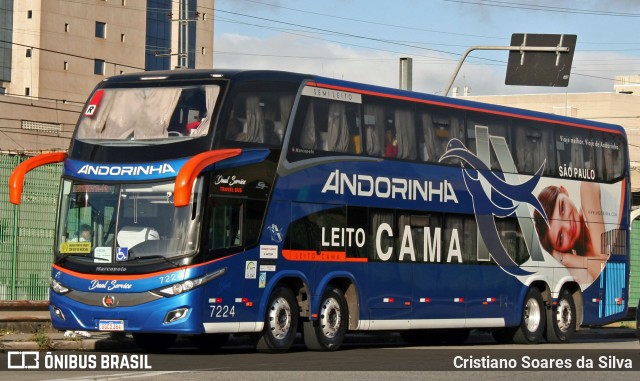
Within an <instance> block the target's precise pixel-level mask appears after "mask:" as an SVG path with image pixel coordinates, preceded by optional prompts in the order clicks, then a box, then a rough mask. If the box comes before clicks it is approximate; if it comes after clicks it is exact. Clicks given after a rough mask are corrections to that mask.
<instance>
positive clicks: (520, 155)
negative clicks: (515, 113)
mask: <svg viewBox="0 0 640 381" xmlns="http://www.w3.org/2000/svg"><path fill="white" fill-rule="evenodd" d="M513 131H514V133H513V146H514V147H516V148H515V149H512V150H511V155H512V156H513V158H514V160H515V162H516V168H517V169H518V173H524V174H528V175H532V174H534V173H536V172H537V171H538V169H540V167H541V166H542V165H543V164H544V171H543V173H542V174H543V175H545V176H553V175H555V174H556V172H557V171H556V168H557V167H556V160H555V159H556V155H555V145H554V141H553V127H552V126H551V125H535V124H532V123H526V122H524V121H519V120H516V121H515V125H514V129H513Z"/></svg>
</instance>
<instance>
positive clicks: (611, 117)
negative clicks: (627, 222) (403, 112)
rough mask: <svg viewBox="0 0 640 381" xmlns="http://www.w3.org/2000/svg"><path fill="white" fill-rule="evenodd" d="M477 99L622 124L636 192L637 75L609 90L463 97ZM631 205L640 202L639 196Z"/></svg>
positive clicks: (639, 176) (639, 178) (639, 164)
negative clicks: (625, 133)
mask: <svg viewBox="0 0 640 381" xmlns="http://www.w3.org/2000/svg"><path fill="white" fill-rule="evenodd" d="M464 98H465V99H470V100H474V101H479V102H486V103H492V104H498V105H503V106H509V107H517V108H522V109H528V110H535V111H541V112H547V113H552V114H557V115H565V116H571V117H576V118H582V119H590V120H596V121H599V122H604V123H613V124H618V125H621V126H622V127H624V129H625V130H626V132H627V138H628V141H629V159H630V161H631V175H632V176H631V188H632V192H640V75H635V76H617V77H616V80H615V84H614V91H613V92H611V93H565V94H529V95H495V96H466V97H464ZM633 204H634V205H640V195H638V196H636V199H635V200H634V202H633Z"/></svg>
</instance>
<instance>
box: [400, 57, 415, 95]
mask: <svg viewBox="0 0 640 381" xmlns="http://www.w3.org/2000/svg"><path fill="white" fill-rule="evenodd" d="M412 82H413V58H409V57H402V58H400V89H402V90H411V87H412Z"/></svg>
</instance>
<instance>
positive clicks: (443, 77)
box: [213, 0, 640, 95]
mask: <svg viewBox="0 0 640 381" xmlns="http://www.w3.org/2000/svg"><path fill="white" fill-rule="evenodd" d="M638 21H640V0H553V1H551V0H392V1H383V0H295V1H294V0H215V13H214V63H213V64H214V67H216V68H237V69H273V70H287V71H294V72H301V73H309V74H318V75H322V76H325V77H331V78H339V79H345V80H349V81H356V82H364V83H369V84H374V85H380V86H388V87H398V83H399V60H400V58H401V57H410V58H412V60H413V84H412V87H413V90H414V91H420V92H426V93H432V94H442V93H443V92H444V89H445V88H446V86H447V84H448V82H449V79H450V78H451V76H452V75H453V73H454V70H455V68H456V66H457V64H458V62H459V60H460V58H461V56H462V54H463V53H464V52H465V51H466V50H467V48H469V47H472V46H509V45H510V41H511V35H512V34H513V33H533V34H575V35H577V44H576V47H575V54H574V57H573V64H572V69H571V77H570V80H569V86H568V87H555V88H552V87H537V86H507V85H505V84H504V82H505V73H506V67H507V60H508V52H506V51H498V52H496V51H474V52H472V53H471V55H470V57H469V58H467V59H466V60H465V62H464V64H463V65H462V68H461V70H460V72H459V74H458V75H457V77H456V81H455V83H454V87H457V88H458V89H459V92H460V93H462V92H463V88H464V87H467V88H468V89H469V90H468V91H469V94H470V95H501V94H534V93H565V92H569V93H582V92H612V91H613V85H614V78H615V76H616V75H634V74H640V33H639V32H638Z"/></svg>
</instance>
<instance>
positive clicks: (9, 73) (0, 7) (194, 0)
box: [0, 0, 214, 152]
mask: <svg viewBox="0 0 640 381" xmlns="http://www.w3.org/2000/svg"><path fill="white" fill-rule="evenodd" d="M213 7H214V0H177V1H176V0H0V152H30V151H36V152H37V151H47V150H58V149H65V148H66V147H67V146H68V143H69V138H70V137H71V133H72V131H73V128H74V126H75V123H76V120H77V118H78V114H79V112H80V110H81V108H82V104H83V103H84V101H85V99H86V98H87V96H88V95H89V93H90V92H91V90H92V89H93V87H94V86H95V85H96V84H97V83H98V82H100V81H101V80H102V79H104V78H105V77H107V76H111V75H116V74H122V73H131V72H137V71H145V70H167V69H176V68H183V67H184V68H211V67H213Z"/></svg>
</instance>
